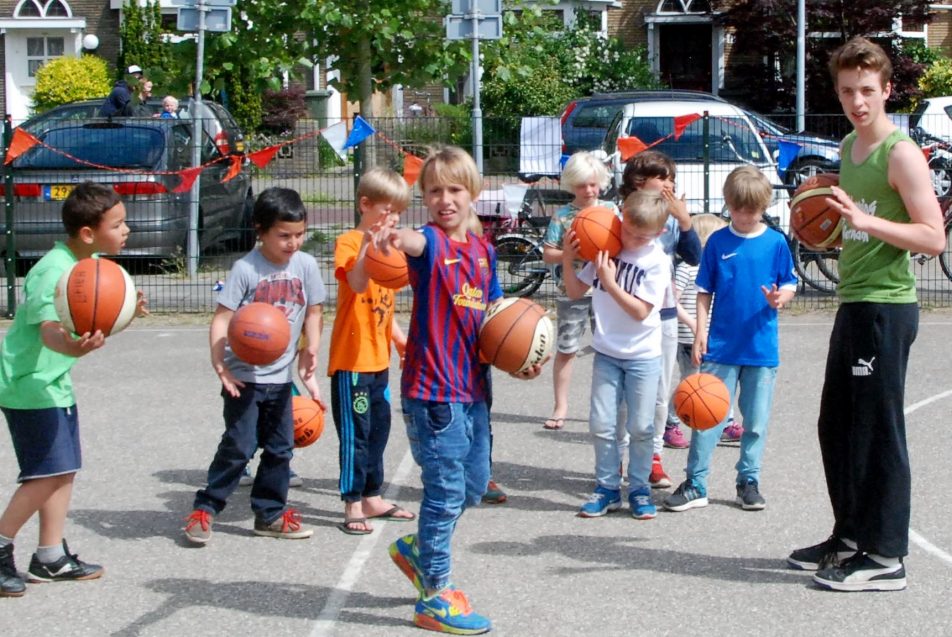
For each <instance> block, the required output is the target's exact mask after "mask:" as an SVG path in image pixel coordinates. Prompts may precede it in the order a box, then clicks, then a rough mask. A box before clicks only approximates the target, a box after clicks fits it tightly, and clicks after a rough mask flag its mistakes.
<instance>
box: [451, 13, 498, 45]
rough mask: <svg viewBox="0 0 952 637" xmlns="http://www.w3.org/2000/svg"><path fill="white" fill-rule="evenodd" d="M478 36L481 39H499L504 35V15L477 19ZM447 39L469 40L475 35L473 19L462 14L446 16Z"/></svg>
mask: <svg viewBox="0 0 952 637" xmlns="http://www.w3.org/2000/svg"><path fill="white" fill-rule="evenodd" d="M477 23H478V25H479V26H478V30H477V32H476V37H477V38H479V39H480V40H498V39H499V38H501V37H502V16H501V15H490V16H482V17H480V18H479V19H478V20H477ZM445 24H446V39H447V40H469V39H471V38H472V37H473V19H472V18H464V17H463V16H460V15H448V16H446V21H445Z"/></svg>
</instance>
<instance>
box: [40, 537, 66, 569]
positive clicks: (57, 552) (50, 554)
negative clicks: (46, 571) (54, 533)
mask: <svg viewBox="0 0 952 637" xmlns="http://www.w3.org/2000/svg"><path fill="white" fill-rule="evenodd" d="M65 555H66V551H64V550H63V543H62V542H60V543H59V544H54V545H53V546H38V547H36V559H38V560H40V562H41V563H43V564H52V563H53V562H55V561H56V560H58V559H60V558H61V557H63V556H65Z"/></svg>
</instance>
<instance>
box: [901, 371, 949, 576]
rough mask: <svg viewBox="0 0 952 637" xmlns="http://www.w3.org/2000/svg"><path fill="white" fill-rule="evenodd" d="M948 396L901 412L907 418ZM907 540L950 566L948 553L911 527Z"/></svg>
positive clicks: (941, 394)
mask: <svg viewBox="0 0 952 637" xmlns="http://www.w3.org/2000/svg"><path fill="white" fill-rule="evenodd" d="M949 396H952V389H950V390H947V391H944V392H942V393H939V394H936V395H935V396H932V397H930V398H925V399H923V400H920V401H919V402H917V403H914V404H912V405H909V406H908V407H906V409H905V410H903V414H905V415H906V416H908V415H909V414H911V413H912V412H914V411H916V410H917V409H920V408H921V407H925V406H926V405H929V404H932V403H934V402H936V401H939V400H942V399H943V398H947V397H949ZM909 539H910V540H912V542H913V544H915V545H916V546H918V547H919V548H921V549H922V550H923V551H925V552H926V553H929V554H931V555H934V556H935V557H937V558H939V559H940V560H942V561H943V562H945V563H946V564H949V565H950V566H952V555H949V554H948V553H946V552H945V551H943V550H942V549H940V548H939V547H938V546H936V545H935V544H933V543H932V542H930V541H929V540H927V539H926V538H924V537H922V535H920V534H919V533H918V532H917V531H916V530H915V529H913V528H912V527H909Z"/></svg>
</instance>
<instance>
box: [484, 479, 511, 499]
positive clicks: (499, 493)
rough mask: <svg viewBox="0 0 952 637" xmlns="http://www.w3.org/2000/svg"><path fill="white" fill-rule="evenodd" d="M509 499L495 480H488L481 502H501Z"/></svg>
mask: <svg viewBox="0 0 952 637" xmlns="http://www.w3.org/2000/svg"><path fill="white" fill-rule="evenodd" d="M508 499H509V496H507V495H506V492H505V491H503V490H502V489H500V488H499V485H498V484H496V483H495V481H493V480H490V481H489V484H488V485H487V486H486V493H484V494H483V502H485V503H486V504H502V503H503V502H505V501H506V500H508Z"/></svg>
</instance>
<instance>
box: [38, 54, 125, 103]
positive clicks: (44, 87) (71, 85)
mask: <svg viewBox="0 0 952 637" xmlns="http://www.w3.org/2000/svg"><path fill="white" fill-rule="evenodd" d="M111 89H112V82H111V81H110V79H109V68H108V66H107V65H106V61H105V60H103V59H102V58H100V57H96V56H95V55H84V56H82V57H78V58H76V57H59V58H56V59H55V60H50V61H49V62H47V63H46V64H44V65H43V66H41V67H40V69H39V70H38V71H37V72H36V89H35V90H34V92H33V110H34V111H35V112H36V113H42V112H43V111H48V110H49V109H51V108H53V107H54V106H59V105H60V104H68V103H70V102H75V101H76V100H87V99H92V98H95V97H105V96H106V95H108V94H109V91H110V90H111Z"/></svg>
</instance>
